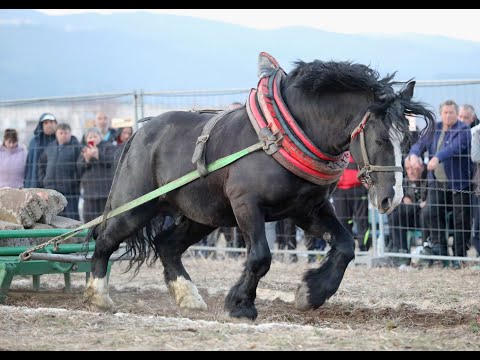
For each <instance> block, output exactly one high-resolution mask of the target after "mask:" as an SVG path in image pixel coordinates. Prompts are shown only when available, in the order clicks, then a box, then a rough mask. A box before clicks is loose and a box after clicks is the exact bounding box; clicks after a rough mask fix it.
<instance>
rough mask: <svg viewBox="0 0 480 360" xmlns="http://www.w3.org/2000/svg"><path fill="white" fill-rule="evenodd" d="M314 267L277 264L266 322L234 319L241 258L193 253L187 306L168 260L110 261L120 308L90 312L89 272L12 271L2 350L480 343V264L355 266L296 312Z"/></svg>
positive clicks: (261, 290) (263, 290)
mask: <svg viewBox="0 0 480 360" xmlns="http://www.w3.org/2000/svg"><path fill="white" fill-rule="evenodd" d="M310 266H318V264H317V265H309V264H307V263H306V261H305V260H304V259H300V261H299V263H293V264H288V263H284V262H281V261H274V263H273V264H272V268H271V269H270V271H269V273H268V274H267V276H266V277H265V278H263V279H262V281H261V282H260V284H259V286H258V292H257V294H258V295H257V301H256V305H257V309H258V313H259V316H258V319H257V320H256V321H255V322H251V321H247V320H243V321H239V320H234V319H231V318H230V317H229V316H228V315H227V314H226V313H225V312H224V310H223V304H224V299H225V296H226V294H227V292H228V290H229V289H230V287H231V286H232V285H233V284H234V283H235V281H236V280H237V278H238V277H239V274H240V272H241V270H242V268H243V261H242V260H235V259H225V260H211V259H203V258H187V259H185V267H186V269H187V271H188V272H189V273H190V275H191V277H192V279H193V281H194V283H195V284H196V285H197V287H198V289H199V291H200V294H201V295H202V296H203V298H204V300H205V302H206V303H207V305H208V310H207V311H203V312H202V311H193V310H186V309H179V308H177V307H176V305H175V303H174V301H173V298H172V297H171V296H170V294H169V292H168V290H167V287H166V285H165V283H164V281H163V269H162V266H161V265H160V264H158V265H155V266H153V267H151V268H147V267H142V269H141V270H140V273H139V274H138V275H137V277H135V278H133V279H132V275H133V271H130V272H128V273H123V270H124V269H125V267H126V263H125V262H122V263H116V264H115V265H114V266H113V268H112V275H111V280H110V295H111V298H112V299H113V301H114V302H115V305H116V313H114V314H100V313H92V312H88V311H86V310H85V307H84V304H83V303H82V296H83V290H84V285H85V275H84V274H74V275H72V283H73V293H72V294H64V293H63V292H62V288H63V276H59V275H45V276H42V283H41V284H42V289H41V291H40V292H38V293H34V292H32V291H31V278H26V277H25V278H22V277H16V278H14V282H13V284H12V291H11V292H10V296H9V297H8V298H7V301H6V304H5V305H0V319H1V323H2V326H1V328H0V350H197V351H198V350H480V290H479V287H480V271H478V270H475V269H473V268H472V267H468V268H465V269H462V270H458V271H454V270H451V269H441V268H437V267H435V268H431V269H422V270H419V269H414V268H407V269H404V271H401V270H398V269H395V268H375V269H367V268H366V267H365V266H358V265H357V266H354V265H351V266H350V267H349V268H348V269H347V271H346V274H345V278H344V280H343V282H342V284H341V286H340V288H339V290H338V292H337V293H336V294H335V295H334V296H333V297H332V298H330V299H329V300H328V301H327V302H326V303H325V304H324V305H323V306H322V307H321V308H319V309H317V310H314V311H308V312H300V311H297V310H295V308H294V304H293V300H294V295H295V290H296V288H297V286H298V284H299V282H300V279H301V276H302V274H303V272H304V271H305V270H306V269H307V268H309V267H310Z"/></svg>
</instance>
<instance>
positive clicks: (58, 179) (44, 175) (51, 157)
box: [38, 124, 81, 220]
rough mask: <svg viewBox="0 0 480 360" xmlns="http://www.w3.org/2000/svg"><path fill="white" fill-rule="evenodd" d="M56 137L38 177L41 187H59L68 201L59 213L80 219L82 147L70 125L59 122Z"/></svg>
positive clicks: (44, 154)
mask: <svg viewBox="0 0 480 360" xmlns="http://www.w3.org/2000/svg"><path fill="white" fill-rule="evenodd" d="M55 136H56V139H57V140H55V141H54V142H52V143H51V144H50V145H48V147H47V149H46V150H45V151H44V153H43V154H42V156H41V157H40V161H39V163H40V167H39V172H38V177H39V181H40V184H41V185H42V187H44V188H47V189H53V190H57V191H58V192H60V193H62V194H63V195H64V196H65V197H66V198H67V201H68V204H67V207H66V208H65V209H64V210H63V212H62V213H60V214H59V215H60V216H65V217H68V218H70V219H75V220H80V216H79V213H78V201H79V198H80V177H79V176H78V175H77V159H78V157H79V156H80V151H81V146H80V143H79V142H78V140H77V138H76V137H75V136H72V129H71V128H70V125H68V124H59V125H58V126H57V130H56V132H55Z"/></svg>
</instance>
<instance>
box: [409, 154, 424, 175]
mask: <svg viewBox="0 0 480 360" xmlns="http://www.w3.org/2000/svg"><path fill="white" fill-rule="evenodd" d="M408 160H409V161H410V164H411V166H412V169H413V170H419V171H421V170H422V160H420V158H419V157H418V156H417V155H415V154H412V155H410V156H409V157H408Z"/></svg>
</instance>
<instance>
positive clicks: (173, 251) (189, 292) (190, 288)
mask: <svg viewBox="0 0 480 360" xmlns="http://www.w3.org/2000/svg"><path fill="white" fill-rule="evenodd" d="M214 229H215V228H212V227H210V226H206V225H202V224H199V223H196V222H194V221H192V220H190V219H188V218H186V217H183V218H182V221H181V222H180V223H179V224H178V225H174V226H172V227H170V228H168V229H167V230H165V231H162V232H161V233H160V234H158V235H157V236H156V237H155V248H156V250H157V253H158V254H159V256H160V259H161V260H162V264H163V267H164V276H165V283H166V284H167V285H168V288H169V289H170V292H171V293H172V295H173V296H174V298H175V302H176V304H177V305H178V306H179V307H182V308H188V309H199V310H206V309H207V304H206V303H205V301H203V299H202V296H201V295H200V294H199V293H198V290H197V288H196V286H195V285H194V284H193V282H192V280H191V278H190V276H189V275H188V273H187V271H186V270H185V268H184V267H183V263H182V254H183V253H184V252H185V250H187V249H188V247H189V246H190V245H192V244H194V243H196V242H198V241H200V239H202V238H203V237H204V236H206V235H208V234H209V233H211V232H212V231H213V230H214Z"/></svg>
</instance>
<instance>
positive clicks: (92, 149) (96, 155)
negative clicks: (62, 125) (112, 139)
mask: <svg viewBox="0 0 480 360" xmlns="http://www.w3.org/2000/svg"><path fill="white" fill-rule="evenodd" d="M88 151H90V155H91V157H92V158H95V159H97V160H98V158H99V152H98V147H97V146H96V145H94V146H93V147H89V148H88Z"/></svg>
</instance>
